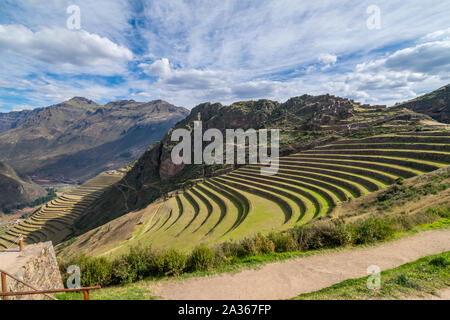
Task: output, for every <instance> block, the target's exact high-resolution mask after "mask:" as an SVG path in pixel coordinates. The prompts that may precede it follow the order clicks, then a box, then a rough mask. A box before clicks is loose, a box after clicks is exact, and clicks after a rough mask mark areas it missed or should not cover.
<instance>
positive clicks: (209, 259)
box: [189, 247, 215, 271]
mask: <svg viewBox="0 0 450 320" xmlns="http://www.w3.org/2000/svg"><path fill="white" fill-rule="evenodd" d="M214 261H215V253H214V251H212V250H211V249H209V248H206V247H197V248H195V249H194V250H193V251H192V253H191V256H190V257H189V269H190V270H191V271H207V270H211V269H212V268H213V267H214Z"/></svg>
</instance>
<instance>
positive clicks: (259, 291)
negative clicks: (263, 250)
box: [154, 230, 450, 300]
mask: <svg viewBox="0 0 450 320" xmlns="http://www.w3.org/2000/svg"><path fill="white" fill-rule="evenodd" d="M445 251H450V230H434V231H427V232H423V233H419V234H417V235H414V236H410V237H406V238H403V239H400V240H397V241H394V242H388V243H384V244H382V245H379V246H375V247H369V248H358V249H353V250H342V251H337V252H332V253H327V254H317V255H313V256H309V257H304V258H297V259H293V260H287V261H283V262H276V263H271V264H267V265H265V266H262V267H261V268H260V269H257V270H245V271H241V272H239V273H236V274H223V275H214V276H210V277H199V278H191V279H187V280H182V281H166V282H162V283H160V284H158V285H157V287H156V288H154V291H155V293H156V295H157V296H161V297H163V298H166V299H180V300H185V299H194V300H202V299H213V300H227V299H249V300H253V299H262V300H265V299H289V298H292V297H294V296H297V295H299V294H301V293H307V292H312V291H316V290H320V289H322V288H325V287H329V286H331V285H333V284H336V283H339V282H341V281H344V280H346V279H350V278H360V277H363V276H366V275H367V272H366V270H367V268H368V267H369V266H371V265H377V266H379V267H380V269H381V270H386V269H391V268H395V267H398V266H400V265H402V264H405V263H407V262H410V261H414V260H417V259H419V258H421V257H424V256H427V255H432V254H437V253H441V252H445Z"/></svg>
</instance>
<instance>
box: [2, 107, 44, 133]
mask: <svg viewBox="0 0 450 320" xmlns="http://www.w3.org/2000/svg"><path fill="white" fill-rule="evenodd" d="M41 110H42V109H34V110H23V111H13V112H8V113H0V133H2V132H5V131H8V130H11V129H14V128H17V127H18V126H20V125H21V124H23V123H25V122H26V121H27V120H28V119H29V118H30V117H31V116H32V115H35V114H37V113H39V112H40V111H41Z"/></svg>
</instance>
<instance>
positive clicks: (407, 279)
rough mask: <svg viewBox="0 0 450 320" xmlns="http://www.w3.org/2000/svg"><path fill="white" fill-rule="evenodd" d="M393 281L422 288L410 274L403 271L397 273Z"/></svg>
mask: <svg viewBox="0 0 450 320" xmlns="http://www.w3.org/2000/svg"><path fill="white" fill-rule="evenodd" d="M392 281H393V282H394V283H396V284H398V285H399V286H402V287H406V288H412V289H416V290H421V287H420V285H419V284H418V283H417V282H415V281H414V280H412V279H411V278H410V277H409V276H408V275H406V274H403V273H402V274H399V275H397V276H396V277H395V278H393V279H392Z"/></svg>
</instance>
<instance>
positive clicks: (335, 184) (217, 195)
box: [72, 131, 450, 252]
mask: <svg viewBox="0 0 450 320" xmlns="http://www.w3.org/2000/svg"><path fill="white" fill-rule="evenodd" d="M448 165H450V131H427V132H413V131H411V132H406V133H397V134H384V135H378V136H372V137H368V138H362V139H356V138H355V139H349V138H346V139H341V140H339V141H336V142H334V143H332V144H328V145H325V146H321V147H316V148H314V149H311V150H308V151H303V152H300V153H295V154H292V155H289V156H285V157H282V158H280V168H279V171H278V173H277V174H275V175H273V176H262V175H260V167H261V166H259V165H249V166H245V167H242V168H240V169H237V170H234V171H232V172H230V173H228V174H224V175H220V176H217V177H214V178H210V179H206V180H203V181H200V182H199V183H197V184H196V185H195V186H194V187H192V188H190V189H188V190H186V191H184V192H180V191H179V192H178V193H175V194H173V196H172V197H170V198H169V199H168V200H166V201H161V202H159V203H157V204H152V205H151V206H150V207H149V208H151V209H149V210H148V211H147V212H146V213H145V214H143V215H142V217H141V221H140V224H139V225H140V227H138V228H137V229H136V230H135V231H134V234H133V235H132V236H130V235H128V236H124V238H126V240H125V241H124V242H122V243H121V244H120V245H119V246H117V247H116V248H115V249H113V250H112V251H111V250H108V252H114V251H117V252H120V251H122V250H126V248H127V247H129V246H132V245H135V244H137V243H148V244H150V243H151V244H152V245H153V246H156V247H177V248H182V249H188V248H191V247H193V246H195V245H198V244H199V243H204V244H210V243H214V242H217V241H226V240H230V239H238V238H242V237H245V236H248V235H250V234H255V233H258V232H262V233H267V232H270V231H271V230H274V229H276V230H282V229H286V228H289V227H293V226H295V225H299V224H304V223H306V222H308V221H310V220H311V219H315V218H318V217H321V216H326V215H329V214H333V215H335V214H339V210H340V204H342V203H344V202H347V201H351V200H350V199H354V198H357V197H360V196H362V195H366V194H369V193H371V192H374V191H377V190H380V189H383V188H385V187H387V186H389V185H392V184H394V183H401V180H402V179H407V178H411V177H414V176H418V175H422V174H424V173H427V172H431V171H434V170H437V169H439V168H441V167H446V166H448ZM144 212H145V210H144ZM125 221H126V219H124V220H120V224H121V225H122V224H123V223H125ZM102 228H103V229H102ZM106 229H108V230H109V229H110V225H105V226H104V227H100V228H97V229H95V230H93V231H92V232H89V233H87V234H86V235H83V236H81V237H80V238H79V239H77V240H76V242H75V243H74V246H73V247H72V249H74V248H78V249H82V248H83V246H82V245H80V244H81V243H82V242H85V241H89V238H90V237H91V236H93V235H94V234H102V235H103V236H104V234H105V232H107V230H106ZM105 230H106V231H105ZM103 236H102V237H103ZM102 237H100V238H98V239H97V238H96V240H95V241H96V242H98V243H99V245H101V242H102V239H101V238H102ZM94 247H95V246H94ZM91 249H92V250H94V251H95V248H91ZM97 252H98V251H97Z"/></svg>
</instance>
